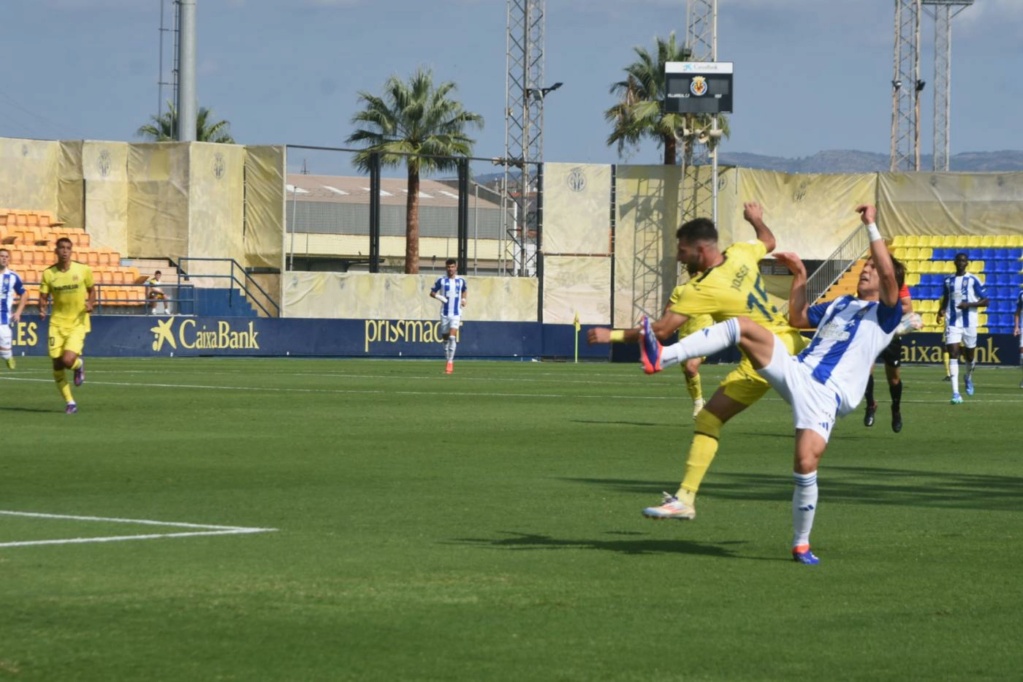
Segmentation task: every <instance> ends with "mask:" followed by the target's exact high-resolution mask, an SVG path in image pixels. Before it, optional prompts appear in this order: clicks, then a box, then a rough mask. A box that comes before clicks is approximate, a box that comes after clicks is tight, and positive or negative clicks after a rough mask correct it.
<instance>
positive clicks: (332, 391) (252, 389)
mask: <svg viewBox="0 0 1023 682" xmlns="http://www.w3.org/2000/svg"><path fill="white" fill-rule="evenodd" d="M0 381H27V382H35V383H46V384H52V383H53V379H30V378H27V377H9V376H3V377H0ZM89 384H90V385H93V386H120V387H124V388H183V389H188V390H192V391H195V390H207V391H242V392H246V393H261V392H262V393H317V394H328V395H422V396H480V397H487V398H495V397H497V398H531V399H539V398H550V399H555V400H562V399H565V398H576V399H579V400H670V401H672V402H674V401H677V400H678V399H679V396H637V395H618V396H607V395H573V394H569V393H506V392H503V391H502V392H497V391H408V390H405V391H402V390H393V389H346V388H294V387H276V388H275V387H267V386H226V385H224V384H218V385H210V384H167V383H156V382H127V381H92V380H90V381H89ZM779 400H780V398H779Z"/></svg>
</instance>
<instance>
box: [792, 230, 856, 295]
mask: <svg viewBox="0 0 1023 682" xmlns="http://www.w3.org/2000/svg"><path fill="white" fill-rule="evenodd" d="M868 248H870V241H869V238H868V237H867V231H866V230H862V229H859V228H857V229H855V230H853V232H852V234H850V235H849V236H848V237H847V238H846V240H845V241H844V242H842V243H841V244H840V245H839V246H838V248H836V249H835V250H834V252H833V253H832V254H831V255H830V256H828V257H827V258H826V259H825V260H824V262H823V263H821V266H820V267H819V268H817V269H816V270H815V271H814V272H813V274H811V275H810V276H809V277H808V278H807V280H806V300H807V301H808V302H809V303H810V304H811V305H812V304H813V303H815V302H816V301H817V300H818V299H819V298H820V297H821V296H823V295H824V293H825V292H826V291H827V290H828V289H830V288H831V286H832V285H833V284H834V283H835V282H837V281H838V280H839V279H840V278H841V277H842V275H843V274H844V273H845V271H846V270H848V269H849V266H851V265H852V264H853V263H855V262H856V261H858V260H859V259H860V258H862V257H863V254H865V253H866V252H867V249H868Z"/></svg>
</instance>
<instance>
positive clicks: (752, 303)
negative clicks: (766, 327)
mask: <svg viewBox="0 0 1023 682" xmlns="http://www.w3.org/2000/svg"><path fill="white" fill-rule="evenodd" d="M770 302H771V301H770V299H769V298H768V297H767V289H766V288H765V287H764V280H763V279H761V277H760V275H759V274H758V275H757V278H756V280H754V281H753V293H750V295H749V297H747V298H746V309H747V310H749V311H753V309H757V310H759V311H760V312H761V313H763V314H764V318H765V319H767V320H770V321H772V322H773V321H774V315H773V312H777V311H778V309H777V308H775V307H774V306H770V308H768V305H769V304H770Z"/></svg>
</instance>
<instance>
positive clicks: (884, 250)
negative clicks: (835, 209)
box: [856, 204, 899, 308]
mask: <svg viewBox="0 0 1023 682" xmlns="http://www.w3.org/2000/svg"><path fill="white" fill-rule="evenodd" d="M856 212H857V213H859V214H860V220H862V221H863V225H864V226H865V227H866V228H867V234H868V235H869V238H870V256H871V258H873V260H874V268H875V269H876V270H877V276H878V279H879V280H880V285H881V291H880V296H881V302H882V303H884V304H885V305H886V306H890V307H893V308H894V307H895V306H897V305H899V283H898V281H897V280H896V279H895V265H894V264H893V263H892V255H891V253H889V252H888V245H887V244H885V243H884V239H882V238H881V233H880V232H879V231H878V229H877V209H876V208H875V207H874V206H873V205H872V204H861V205H860V206H857V207H856Z"/></svg>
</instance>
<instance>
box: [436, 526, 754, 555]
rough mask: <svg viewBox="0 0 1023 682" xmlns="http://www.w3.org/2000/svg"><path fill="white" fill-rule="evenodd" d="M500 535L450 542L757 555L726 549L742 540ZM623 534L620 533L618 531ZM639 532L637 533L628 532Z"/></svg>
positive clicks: (629, 552) (522, 547)
mask: <svg viewBox="0 0 1023 682" xmlns="http://www.w3.org/2000/svg"><path fill="white" fill-rule="evenodd" d="M502 534H503V535H506V536H508V537H503V538H496V539H494V538H458V539H456V540H454V541H453V542H455V543H457V544H462V545H471V546H476V547H493V548H496V549H511V550H532V551H536V550H544V551H549V550H562V549H594V550H598V551H601V552H615V553H617V554H627V555H630V556H639V555H644V554H692V555H696V556H710V557H719V558H723V559H753V558H757V557H749V556H742V555H740V554H737V553H736V552H734V551H732V550H731V549H729V548H728V547H727V546H726V545H741V544H745V543H743V542H741V541H731V542H719V543H713V544H711V543H706V542H693V541H692V540H657V539H652V538H647V537H643V538H637V539H632V540H624V539H622V540H617V539H616V540H568V539H559V538H553V537H551V536H549V535H540V534H536V533H518V532H515V531H502ZM618 534H622V533H618ZM630 535H639V533H630Z"/></svg>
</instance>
